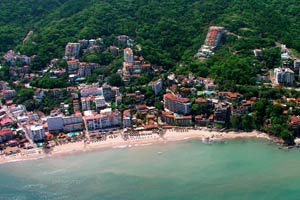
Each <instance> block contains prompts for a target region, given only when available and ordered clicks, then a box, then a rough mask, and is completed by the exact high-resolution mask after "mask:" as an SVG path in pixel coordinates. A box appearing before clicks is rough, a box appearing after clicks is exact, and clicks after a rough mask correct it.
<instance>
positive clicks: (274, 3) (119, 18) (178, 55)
mask: <svg viewBox="0 0 300 200" xmlns="http://www.w3.org/2000/svg"><path fill="white" fill-rule="evenodd" d="M299 7H300V6H299V4H298V1H296V0H288V1H286V0H266V1H260V0H250V1H249V0H205V1H204V0H203V1H198V0H197V1H196V0H174V1H169V0H151V1H148V0H138V1H137V0H124V1H119V0H101V1H99V0H85V1H82V0H55V1H54V0H43V1H42V0H30V1H27V0H26V1H25V0H10V1H7V0H4V1H2V2H1V4H0V9H1V14H0V24H1V30H0V35H1V37H0V38H1V39H0V47H1V49H0V51H2V52H4V51H7V50H9V49H10V48H14V47H16V49H17V50H19V51H21V52H22V53H25V54H28V55H32V54H36V55H37V56H38V57H37V58H38V60H39V61H40V63H41V67H42V66H44V65H46V63H48V62H49V60H50V59H51V58H53V57H61V55H62V53H63V50H64V46H65V44H66V43H67V42H69V41H70V42H72V41H77V40H78V39H83V38H95V37H103V38H104V39H105V42H107V43H111V42H112V41H113V39H114V38H115V36H116V35H118V34H127V35H129V36H131V37H132V38H133V39H134V40H135V41H136V42H137V43H139V44H141V46H142V49H143V54H144V56H145V57H146V58H147V59H148V60H149V61H150V62H152V63H154V64H161V65H163V66H166V67H167V68H172V67H176V66H177V65H178V64H179V63H181V64H182V63H183V64H187V67H188V68H189V70H190V71H193V72H195V73H199V74H200V75H207V74H210V75H212V76H218V75H219V73H220V70H221V69H222V68H225V69H228V67H227V66H229V65H230V69H231V68H235V69H236V68H237V70H236V74H232V73H229V74H228V76H226V77H225V78H227V79H234V78H235V76H238V75H240V74H241V72H239V71H238V68H239V66H240V67H241V66H242V67H244V68H245V69H240V70H246V71H248V72H249V73H248V74H253V72H252V71H251V70H252V69H250V68H247V66H249V65H250V61H249V55H250V54H251V52H250V50H252V49H253V48H260V47H269V46H273V45H274V42H275V41H281V42H283V43H286V44H287V45H288V46H289V47H291V48H295V49H297V50H300V29H299V28H298V27H299V25H300V20H299ZM209 25H221V26H225V27H226V29H227V30H229V31H231V32H233V33H235V34H238V35H240V36H241V38H240V39H237V38H235V37H233V36H230V37H229V36H228V37H227V38H226V40H225V41H224V42H223V43H224V44H225V45H224V46H223V47H222V50H220V51H218V53H217V55H216V56H215V57H214V58H212V59H208V61H207V62H205V63H198V62H195V61H194V60H193V55H194V54H195V52H196V51H197V49H198V48H199V47H200V45H201V43H202V42H203V40H204V38H205V35H206V32H207V29H208V27H209ZM29 30H33V31H34V33H33V35H32V36H31V37H29V39H28V40H27V41H26V43H25V44H22V40H23V38H24V37H25V36H26V33H27V32H28V31H29ZM224 60H225V61H226V62H227V61H228V63H227V64H226V63H225V64H224V63H223V65H224V66H223V67H221V68H220V67H218V68H215V67H214V65H216V64H217V65H218V66H219V62H223V61H224ZM208 68H209V69H208ZM176 69H177V70H179V71H180V70H181V71H185V70H186V69H187V68H184V70H182V69H180V68H178V67H177V68H176ZM225 74H226V71H225ZM220 81H222V80H220ZM251 81H252V80H249V78H248V77H245V78H242V79H241V80H239V82H236V83H241V84H251Z"/></svg>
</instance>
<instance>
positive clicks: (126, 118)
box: [123, 109, 132, 128]
mask: <svg viewBox="0 0 300 200" xmlns="http://www.w3.org/2000/svg"><path fill="white" fill-rule="evenodd" d="M131 121H132V116H131V113H130V109H127V110H124V111H123V128H126V127H131V126H132V122H131Z"/></svg>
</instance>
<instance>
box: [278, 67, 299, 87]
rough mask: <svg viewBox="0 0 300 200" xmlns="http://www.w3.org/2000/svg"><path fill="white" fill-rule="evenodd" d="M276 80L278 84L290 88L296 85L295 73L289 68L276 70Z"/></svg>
mask: <svg viewBox="0 0 300 200" xmlns="http://www.w3.org/2000/svg"><path fill="white" fill-rule="evenodd" d="M274 78H275V83H276V84H279V85H286V86H290V85H293V84H294V81H295V73H294V72H293V71H292V70H291V69H289V68H275V69H274Z"/></svg>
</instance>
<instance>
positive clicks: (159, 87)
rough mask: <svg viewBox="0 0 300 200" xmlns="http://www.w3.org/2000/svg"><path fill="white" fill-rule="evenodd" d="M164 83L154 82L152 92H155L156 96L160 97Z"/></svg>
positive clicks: (159, 80)
mask: <svg viewBox="0 0 300 200" xmlns="http://www.w3.org/2000/svg"><path fill="white" fill-rule="evenodd" d="M162 86H163V82H162V80H161V79H158V80H157V81H154V82H153V83H152V90H153V91H154V93H155V95H158V94H159V93H160V92H161V90H162Z"/></svg>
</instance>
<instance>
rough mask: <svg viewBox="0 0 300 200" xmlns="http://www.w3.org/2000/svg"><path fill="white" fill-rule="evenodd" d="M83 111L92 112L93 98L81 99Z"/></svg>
mask: <svg viewBox="0 0 300 200" xmlns="http://www.w3.org/2000/svg"><path fill="white" fill-rule="evenodd" d="M80 100H81V109H82V111H86V110H91V98H90V97H81V99H80Z"/></svg>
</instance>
